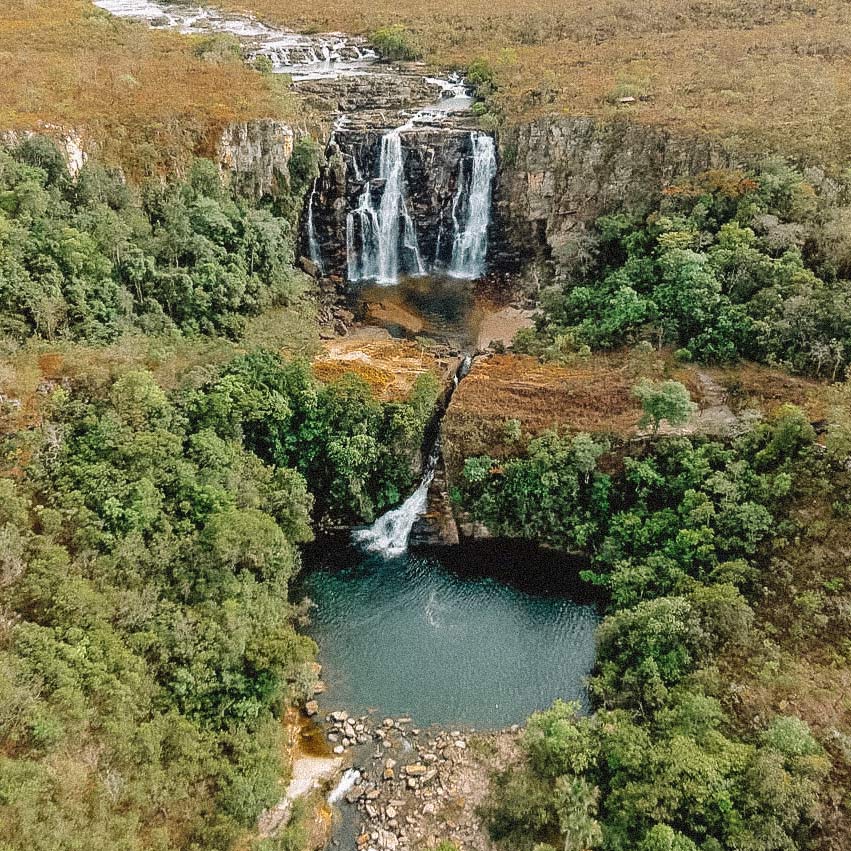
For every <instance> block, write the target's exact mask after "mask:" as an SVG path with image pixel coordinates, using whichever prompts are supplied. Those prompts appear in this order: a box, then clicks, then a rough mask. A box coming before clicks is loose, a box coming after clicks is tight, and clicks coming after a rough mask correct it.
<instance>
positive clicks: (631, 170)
mask: <svg viewBox="0 0 851 851" xmlns="http://www.w3.org/2000/svg"><path fill="white" fill-rule="evenodd" d="M498 141H499V161H500V169H499V174H498V177H497V183H496V185H495V187H494V205H495V206H494V214H495V222H494V225H493V227H494V232H495V233H494V235H495V237H496V238H495V239H494V240H493V243H492V244H493V245H494V246H495V247H494V251H493V252H492V257H491V263H492V264H493V263H496V264H498V265H500V266H503V267H505V268H509V267H513V268H515V269H518V270H519V269H521V268H524V267H525V266H526V264H528V263H529V261H530V260H531V261H534V269H533V270H531V271H532V275H533V276H534V275H535V274H540V275H543V276H544V277H545V278H551V277H558V276H559V274H561V273H562V272H563V271H564V270H566V269H568V268H570V266H571V265H572V264H574V263H575V262H576V260H577V258H579V257H581V253H582V250H583V245H584V244H585V237H586V231H587V228H588V225H589V224H590V223H592V222H593V221H594V220H595V219H596V218H597V217H598V216H600V215H602V214H603V213H605V212H608V211H611V210H615V209H617V210H619V211H622V212H643V211H646V210H648V209H649V208H650V206H651V205H653V204H654V203H656V202H657V201H658V199H659V197H660V195H661V193H662V190H663V189H664V188H665V187H666V186H667V185H669V184H671V183H673V182H675V181H676V180H678V179H680V178H682V177H685V176H688V175H694V174H698V173H700V172H702V171H706V170H709V169H714V168H722V167H726V166H731V165H734V164H735V162H734V157H733V155H732V154H731V153H730V152H729V151H728V150H726V149H725V147H724V146H723V145H722V143H721V142H720V141H719V140H717V139H714V138H711V137H707V136H702V137H693V138H689V137H686V136H682V135H676V134H673V133H671V132H669V131H667V130H665V129H663V128H660V127H653V126H650V125H644V124H637V123H634V122H628V121H616V122H612V123H602V122H600V121H597V120H595V119H592V118H585V117H580V116H559V117H547V118H540V119H538V120H536V121H532V122H528V123H524V124H520V125H517V126H513V127H507V128H505V129H503V130H501V131H500V133H499V138H498Z"/></svg>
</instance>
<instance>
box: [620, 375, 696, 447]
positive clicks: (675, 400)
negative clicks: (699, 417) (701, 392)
mask: <svg viewBox="0 0 851 851" xmlns="http://www.w3.org/2000/svg"><path fill="white" fill-rule="evenodd" d="M633 393H634V394H635V395H636V396H637V397H638V398H639V399H640V400H641V409H642V411H643V414H642V416H641V420H640V422H639V425H640V426H641V427H642V428H646V427H647V426H648V425H649V426H652V427H653V434H656V432H658V431H659V426H660V424H661V423H662V420H667V422H668V424H669V425H671V426H674V427H676V426H680V425H684V424H685V423H687V422H688V419H689V417H690V416H691V415H692V414H693V413H694V411H695V410H697V405H695V404H694V402H692V401H691V395H690V394H689V392H688V389H687V388H686V387H684V386H683V385H682V384H680V382H679V381H649V380H647V379H644V380H643V381H642V382H641V383H640V384H639V385H638V386H637V387H636V388H635V389H634V390H633Z"/></svg>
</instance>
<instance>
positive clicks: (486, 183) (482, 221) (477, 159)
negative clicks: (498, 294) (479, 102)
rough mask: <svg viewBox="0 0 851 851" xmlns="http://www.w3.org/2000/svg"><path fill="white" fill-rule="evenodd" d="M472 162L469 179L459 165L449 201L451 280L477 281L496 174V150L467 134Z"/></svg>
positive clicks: (484, 136) (483, 135)
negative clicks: (453, 232) (454, 187)
mask: <svg viewBox="0 0 851 851" xmlns="http://www.w3.org/2000/svg"><path fill="white" fill-rule="evenodd" d="M470 139H471V142H472V146H473V160H472V166H471V168H470V175H469V179H467V180H465V179H464V161H463V160H462V161H461V163H460V164H459V166H458V167H459V176H458V188H457V190H456V192H455V198H454V199H453V201H452V222H453V225H454V228H455V238H454V240H453V243H452V262H451V264H450V267H449V274H450V275H451V276H452V277H454V278H470V279H473V278H480V277H481V276H482V275H483V274H484V271H485V260H486V258H487V252H488V226H489V225H490V215H491V193H492V188H493V178H494V175H495V174H496V149H495V146H494V143H493V139H492V138H491V137H490V136H488V135H487V134H486V133H475V132H474V133H471V134H470Z"/></svg>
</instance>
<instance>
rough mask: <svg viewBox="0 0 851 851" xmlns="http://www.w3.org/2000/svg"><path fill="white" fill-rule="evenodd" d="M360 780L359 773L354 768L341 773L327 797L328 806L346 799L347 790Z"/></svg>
mask: <svg viewBox="0 0 851 851" xmlns="http://www.w3.org/2000/svg"><path fill="white" fill-rule="evenodd" d="M360 779H361V773H360V772H359V771H358V770H357V769H356V768H349V769H347V770H346V771H344V772H343V776H342V777H341V778H340V782H339V783H338V784H337V785H336V786H335V787H334V788H333V789H332V790H331V792H330V794H329V795H328V803H329V804H337V803H339V802H340V801H342V800H343V798H345V797H346V794H347V793H348V792H349V790H350V789H351V788H352V787H353V786H354V785H355V784H356V783H357V782H358V780H360Z"/></svg>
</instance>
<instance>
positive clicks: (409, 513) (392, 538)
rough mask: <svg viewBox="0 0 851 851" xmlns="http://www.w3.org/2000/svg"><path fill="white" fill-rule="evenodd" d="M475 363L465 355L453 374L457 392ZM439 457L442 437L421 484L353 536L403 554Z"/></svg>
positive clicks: (367, 545)
mask: <svg viewBox="0 0 851 851" xmlns="http://www.w3.org/2000/svg"><path fill="white" fill-rule="evenodd" d="M472 365H473V357H472V355H464V358H463V360H462V361H461V363H460V365H459V366H458V369H457V370H456V371H455V375H454V376H453V377H452V389H453V392H454V390H455V388H456V387H457V386H458V384H459V382H460V381H461V380H462V379H463V378H464V377H465V376H466V375H467V373H468V372H469V371H470V368H471V367H472ZM450 398H451V394H450ZM447 401H448V400H447ZM438 458H440V438H439V437H438V438H437V439H436V440H435V442H434V446H433V447H432V450H431V452H430V454H429V456H428V461H427V462H426V465H425V469H424V471H423V477H422V479H421V481H420V484H419V487H417V489H416V490H415V491H414V492H413V493H412V494H411V495H410V496H409V497H408V498H407V499H406V500H405V501H404V502H403V503H402V504H401V505H400V506H399V507H398V508H391V509H390V511H387V512H385V513H384V514H382V515H381V517H379V518H378V519H377V520H376V521H375V522H374V523H373V524H372V526H370V527H369V528H367V529H358V530H356V531H355V532H353V533H352V540H353V541H355V542H356V543H358V544H360V545H361V546H362V547H363V549H365V550H366V551H367V552H373V553H382V554H383V555H384V556H386V557H387V558H393V557H394V556H400V555H402V554H403V553H404V552H406V551H407V549H408V539H409V538H410V537H411V530H412V529H413V528H414V523H416V520H417V518H418V517H419V516H420V515H421V514H422V513H423V512H424V511H425V509H426V506H427V504H428V489H429V486H430V485H431V482H432V479H434V471H435V468H436V467H437V460H438Z"/></svg>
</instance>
